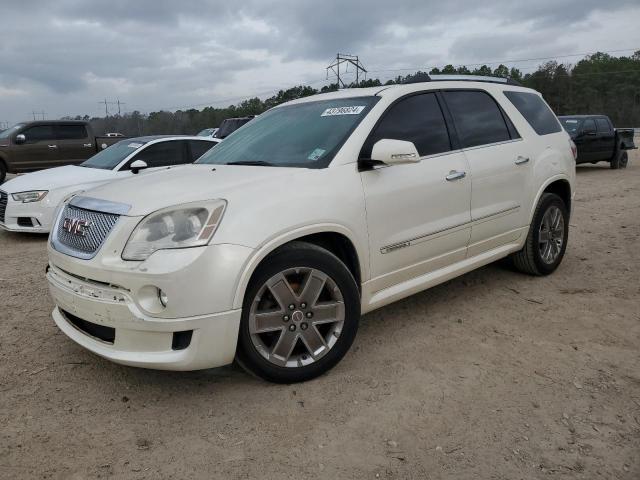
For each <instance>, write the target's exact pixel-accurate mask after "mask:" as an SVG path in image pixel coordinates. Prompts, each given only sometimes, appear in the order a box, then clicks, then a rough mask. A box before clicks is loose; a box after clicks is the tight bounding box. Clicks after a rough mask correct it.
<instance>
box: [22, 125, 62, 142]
mask: <svg viewBox="0 0 640 480" xmlns="http://www.w3.org/2000/svg"><path fill="white" fill-rule="evenodd" d="M22 133H23V134H24V136H25V138H26V143H35V142H41V141H45V140H55V138H56V137H55V136H54V134H53V127H52V126H51V125H36V126H35V127H31V128H28V129H26V130H25V131H24V132H22Z"/></svg>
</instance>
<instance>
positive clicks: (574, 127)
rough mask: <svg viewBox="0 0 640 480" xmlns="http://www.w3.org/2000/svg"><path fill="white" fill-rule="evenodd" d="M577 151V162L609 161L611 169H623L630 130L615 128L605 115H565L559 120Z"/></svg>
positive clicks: (628, 147) (627, 159) (630, 138)
mask: <svg viewBox="0 0 640 480" xmlns="http://www.w3.org/2000/svg"><path fill="white" fill-rule="evenodd" d="M558 119H559V120H560V123H562V126H563V127H564V129H565V130H566V131H567V133H568V134H569V136H571V140H573V142H574V143H575V144H576V147H577V148H578V159H577V160H576V163H598V162H609V165H610V166H611V168H625V167H626V166H627V162H628V161H629V154H628V153H627V150H633V149H635V148H638V147H636V146H635V144H634V143H633V135H634V130H633V128H614V127H613V124H612V123H611V120H609V117H607V116H606V115H567V116H561V117H558Z"/></svg>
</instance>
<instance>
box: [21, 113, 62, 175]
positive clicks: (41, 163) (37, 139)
mask: <svg viewBox="0 0 640 480" xmlns="http://www.w3.org/2000/svg"><path fill="white" fill-rule="evenodd" d="M20 133H21V134H23V135H24V136H25V138H26V141H25V142H24V143H23V144H22V145H16V146H15V147H14V151H13V153H12V162H11V163H12V164H13V165H14V167H13V168H14V169H15V171H17V172H30V171H34V170H41V169H44V168H50V167H55V166H56V165H57V164H56V161H57V159H58V155H59V152H58V141H57V139H56V137H55V133H54V130H53V125H47V124H40V125H34V126H32V127H29V128H27V129H26V130H23V131H22V132H20Z"/></svg>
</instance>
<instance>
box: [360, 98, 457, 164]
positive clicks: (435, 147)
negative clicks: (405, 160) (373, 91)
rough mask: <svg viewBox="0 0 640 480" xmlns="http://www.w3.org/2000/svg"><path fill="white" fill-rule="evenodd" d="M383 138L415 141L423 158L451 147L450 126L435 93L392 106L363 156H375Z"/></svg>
mask: <svg viewBox="0 0 640 480" xmlns="http://www.w3.org/2000/svg"><path fill="white" fill-rule="evenodd" d="M383 138H387V139H391V140H405V141H408V142H413V143H414V145H415V146H416V148H417V149H418V153H419V154H420V156H422V157H423V156H426V155H434V154H437V153H442V152H447V151H449V150H451V142H450V140H449V132H448V131H447V125H446V123H445V121H444V116H443V115H442V110H441V109H440V105H439V104H438V99H437V98H436V96H435V94H434V93H422V94H419V95H412V96H410V97H407V98H404V99H402V100H400V101H399V102H397V103H396V104H394V105H392V106H391V107H390V108H389V109H388V110H387V111H386V112H385V114H384V116H383V117H382V121H381V122H380V123H379V124H378V126H377V127H376V128H375V130H374V131H373V133H372V134H371V135H370V136H369V138H368V140H367V142H366V144H365V146H364V147H363V150H362V154H361V157H362V158H371V150H372V148H373V145H374V144H375V143H376V142H377V141H378V140H382V139H383Z"/></svg>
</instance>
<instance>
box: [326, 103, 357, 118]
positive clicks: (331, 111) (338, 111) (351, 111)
mask: <svg viewBox="0 0 640 480" xmlns="http://www.w3.org/2000/svg"><path fill="white" fill-rule="evenodd" d="M364 109H365V106H364V105H354V106H352V107H333V108H327V109H326V110H325V111H324V112H322V115H320V116H321V117H332V116H334V115H360V113H362V111H363V110H364Z"/></svg>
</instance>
